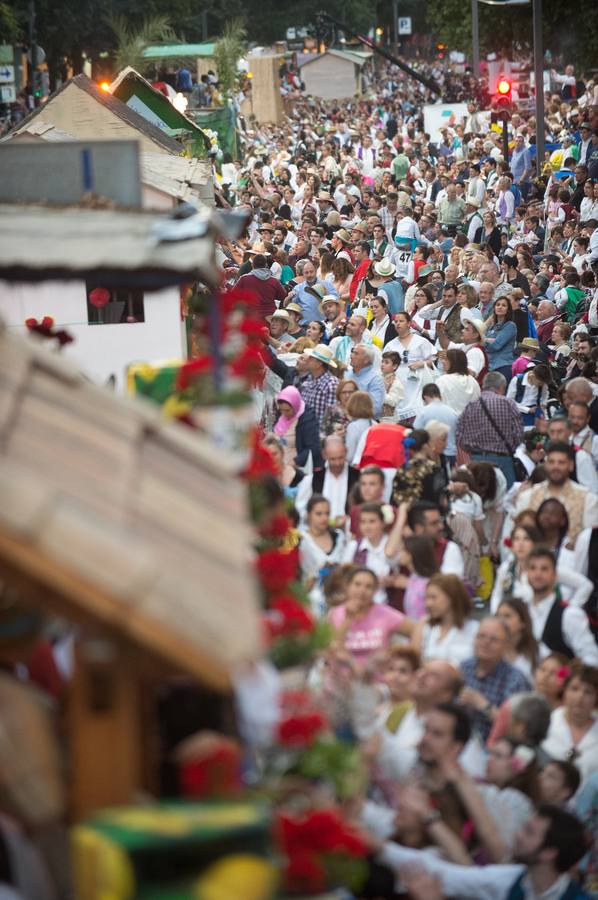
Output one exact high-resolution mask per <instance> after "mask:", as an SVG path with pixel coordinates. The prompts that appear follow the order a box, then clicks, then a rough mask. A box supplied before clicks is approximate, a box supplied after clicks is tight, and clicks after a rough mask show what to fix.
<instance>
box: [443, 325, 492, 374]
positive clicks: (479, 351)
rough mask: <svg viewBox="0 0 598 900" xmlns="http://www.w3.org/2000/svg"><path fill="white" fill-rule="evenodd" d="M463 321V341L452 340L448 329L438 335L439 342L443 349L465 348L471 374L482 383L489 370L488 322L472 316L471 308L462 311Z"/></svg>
mask: <svg viewBox="0 0 598 900" xmlns="http://www.w3.org/2000/svg"><path fill="white" fill-rule="evenodd" d="M461 322H462V328H461V343H456V342H455V341H451V340H450V339H449V336H448V334H447V333H446V331H445V332H443V333H442V334H439V335H438V343H439V344H440V346H441V347H442V350H443V351H446V350H453V349H455V350H463V352H464V353H465V356H466V357H467V368H468V369H469V374H470V375H473V377H474V378H476V379H477V381H478V383H479V384H481V383H482V381H483V380H484V376H485V374H486V372H487V371H488V354H487V353H486V350H485V349H484V337H485V335H486V324H485V323H484V322H483V321H482V319H478V318H476V317H475V316H472V315H471V310H469V309H464V310H463V311H462V313H461Z"/></svg>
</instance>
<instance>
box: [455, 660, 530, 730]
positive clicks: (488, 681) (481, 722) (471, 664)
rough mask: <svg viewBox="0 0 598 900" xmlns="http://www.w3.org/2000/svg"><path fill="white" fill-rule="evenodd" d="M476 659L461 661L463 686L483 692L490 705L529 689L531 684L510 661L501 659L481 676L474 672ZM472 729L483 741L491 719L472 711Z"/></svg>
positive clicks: (489, 727)
mask: <svg viewBox="0 0 598 900" xmlns="http://www.w3.org/2000/svg"><path fill="white" fill-rule="evenodd" d="M477 662H478V661H477V659H476V658H475V656H472V657H470V658H469V659H466V660H464V661H463V662H462V663H461V674H462V675H463V683H464V685H465V687H469V688H473V690H474V691H478V692H479V693H480V694H483V695H484V697H485V698H486V699H487V700H488V701H489V702H490V703H491V704H492V706H496V707H499V706H502V704H503V703H504V702H505V700H507V699H508V698H509V697H510V696H512V694H519V693H521V692H522V691H529V690H531V685H530V683H529V681H528V680H527V678H526V677H525V675H524V674H523V672H521V671H520V669H517V668H515V666H512V665H511V663H508V662H506V661H505V660H501V661H500V662H499V664H498V665H497V666H496V668H494V669H493V670H492V672H489V673H488V674H487V675H484V676H482V677H481V678H480V677H479V676H478V675H477V674H476V668H477ZM472 719H473V726H474V729H475V730H476V731H477V732H478V733H479V734H480V735H481V736H482V737H483V739H484V741H485V740H486V738H487V737H488V735H489V734H490V729H491V726H492V722H491V720H490V719H489V718H488V716H487V715H485V714H484V713H483V712H477V711H476V712H474V713H473V717H472Z"/></svg>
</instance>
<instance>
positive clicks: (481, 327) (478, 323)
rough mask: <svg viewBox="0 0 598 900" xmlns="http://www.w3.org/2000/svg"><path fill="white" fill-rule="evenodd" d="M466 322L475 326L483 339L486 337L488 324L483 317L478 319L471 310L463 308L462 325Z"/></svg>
mask: <svg viewBox="0 0 598 900" xmlns="http://www.w3.org/2000/svg"><path fill="white" fill-rule="evenodd" d="M466 322H468V323H469V324H470V325H472V326H473V328H475V330H476V331H477V333H478V334H479V336H480V338H481V339H482V340H483V339H484V338H485V337H486V330H487V328H488V326H487V325H486V323H485V322H484V320H483V319H478V318H477V317H476V316H472V315H471V312H470V311H469V310H468V309H466V310H463V312H462V313H461V325H465V323H466Z"/></svg>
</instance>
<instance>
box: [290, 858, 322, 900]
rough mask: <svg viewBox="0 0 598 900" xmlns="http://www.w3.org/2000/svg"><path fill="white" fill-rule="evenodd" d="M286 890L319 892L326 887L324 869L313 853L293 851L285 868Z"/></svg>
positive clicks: (309, 892)
mask: <svg viewBox="0 0 598 900" xmlns="http://www.w3.org/2000/svg"><path fill="white" fill-rule="evenodd" d="M285 882H286V886H287V888H288V890H290V891H295V892H302V893H308V894H319V893H320V892H321V891H323V890H324V888H325V887H326V870H325V869H324V866H323V865H322V863H321V862H320V860H319V859H318V857H317V856H316V854H315V853H313V852H312V853H306V852H303V853H294V854H293V856H292V857H290V859H289V861H288V863H287V865H286V868H285Z"/></svg>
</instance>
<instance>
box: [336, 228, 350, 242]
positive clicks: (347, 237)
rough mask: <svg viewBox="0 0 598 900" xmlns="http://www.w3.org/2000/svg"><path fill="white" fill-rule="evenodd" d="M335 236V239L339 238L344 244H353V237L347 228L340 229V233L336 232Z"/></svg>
mask: <svg viewBox="0 0 598 900" xmlns="http://www.w3.org/2000/svg"><path fill="white" fill-rule="evenodd" d="M334 234H335V237H337V238H339V239H340V240H341V241H342V242H343V244H350V243H351V235H350V234H349V232H348V231H347V229H346V228H339V229H338V231H335V232H334Z"/></svg>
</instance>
